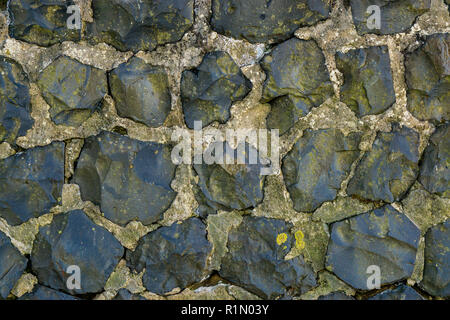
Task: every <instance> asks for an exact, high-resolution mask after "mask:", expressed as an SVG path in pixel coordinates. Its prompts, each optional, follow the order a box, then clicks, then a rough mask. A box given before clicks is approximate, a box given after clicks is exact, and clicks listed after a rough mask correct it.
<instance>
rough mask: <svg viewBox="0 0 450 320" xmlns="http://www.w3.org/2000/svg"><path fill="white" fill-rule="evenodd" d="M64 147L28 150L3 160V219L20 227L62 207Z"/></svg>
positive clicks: (0, 213)
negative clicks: (58, 206)
mask: <svg viewBox="0 0 450 320" xmlns="http://www.w3.org/2000/svg"><path fill="white" fill-rule="evenodd" d="M63 185H64V143H63V142H54V143H52V144H51V145H48V146H45V147H37V148H33V149H28V150H26V151H24V152H21V153H17V154H15V155H13V156H11V157H9V158H6V159H4V160H0V203H1V204H2V205H1V208H0V217H1V218H4V219H5V220H6V221H7V222H8V224H9V225H12V226H16V225H20V224H22V223H24V222H27V221H28V220H29V219H31V218H37V217H39V216H41V215H43V214H46V213H48V212H49V210H50V209H51V208H53V207H54V206H56V205H59V204H61V197H62V188H63Z"/></svg>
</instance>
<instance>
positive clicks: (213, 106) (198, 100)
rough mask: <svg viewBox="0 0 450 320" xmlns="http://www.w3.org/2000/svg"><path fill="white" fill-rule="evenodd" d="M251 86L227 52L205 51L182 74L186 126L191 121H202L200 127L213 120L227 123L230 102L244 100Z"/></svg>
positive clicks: (191, 123)
mask: <svg viewBox="0 0 450 320" xmlns="http://www.w3.org/2000/svg"><path fill="white" fill-rule="evenodd" d="M252 87H253V86H252V83H251V82H250V80H249V79H247V78H246V77H245V76H244V74H243V73H242V71H241V69H240V68H239V66H238V65H237V64H236V63H235V62H234V60H233V59H232V58H231V57H230V55H229V54H228V53H226V52H223V51H215V52H210V53H207V54H206V55H205V56H204V58H203V61H202V63H201V64H200V65H199V66H198V67H197V68H195V69H192V70H186V71H184V72H183V74H182V77H181V102H182V104H183V112H184V119H185V121H186V124H187V126H188V127H189V128H191V129H193V128H194V121H202V125H203V127H206V126H208V125H209V124H210V123H212V122H213V121H219V122H220V123H225V122H227V121H228V119H229V118H230V108H231V105H232V104H233V103H234V102H236V101H240V100H242V99H244V98H245V97H246V96H247V94H248V93H249V92H250V91H251V89H252Z"/></svg>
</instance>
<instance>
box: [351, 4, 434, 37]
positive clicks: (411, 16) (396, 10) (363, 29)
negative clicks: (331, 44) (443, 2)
mask: <svg viewBox="0 0 450 320" xmlns="http://www.w3.org/2000/svg"><path fill="white" fill-rule="evenodd" d="M430 3H431V0H350V6H351V9H352V14H353V22H354V23H355V26H356V30H357V31H358V33H359V34H366V33H375V34H394V33H399V32H404V31H407V30H408V29H409V28H411V27H412V25H413V24H414V22H415V21H416V18H417V17H418V16H420V15H421V14H423V13H425V12H427V11H428V10H429V9H430ZM371 5H376V6H378V7H379V8H380V14H381V21H380V22H381V23H380V29H376V28H374V29H370V28H369V27H368V24H367V20H368V18H369V17H371V16H372V15H373V12H370V13H368V12H367V10H368V8H369V6H371ZM369 25H370V24H369Z"/></svg>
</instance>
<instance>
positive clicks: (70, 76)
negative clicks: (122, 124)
mask: <svg viewBox="0 0 450 320" xmlns="http://www.w3.org/2000/svg"><path fill="white" fill-rule="evenodd" d="M37 84H38V86H39V88H40V89H41V92H42V96H43V97H44V99H45V101H46V102H47V103H48V104H49V105H50V111H49V112H50V116H51V118H52V120H53V121H54V122H55V123H56V124H64V125H69V126H78V125H80V124H81V123H83V122H84V121H85V120H87V119H88V118H89V117H90V116H91V115H92V113H94V111H95V110H96V109H98V108H99V107H100V106H101V103H102V101H103V97H104V96H105V94H106V93H107V92H108V83H107V80H106V74H105V72H103V71H102V70H100V69H97V68H94V67H91V66H88V65H85V64H82V63H80V62H78V61H76V60H73V59H71V58H69V57H66V56H61V57H59V58H58V59H56V60H55V61H53V62H52V63H51V64H50V65H49V66H48V67H47V68H45V69H44V70H43V71H42V73H41V74H40V75H39V79H38V82H37Z"/></svg>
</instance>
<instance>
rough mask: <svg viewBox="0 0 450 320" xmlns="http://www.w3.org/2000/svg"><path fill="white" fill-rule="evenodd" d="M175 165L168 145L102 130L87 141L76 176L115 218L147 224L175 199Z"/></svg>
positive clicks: (90, 197) (87, 194) (88, 194)
mask: <svg viewBox="0 0 450 320" xmlns="http://www.w3.org/2000/svg"><path fill="white" fill-rule="evenodd" d="M175 168H176V166H175V165H174V164H173V163H172V160H171V151H170V149H169V147H168V146H167V145H164V144H160V143H156V142H141V141H138V140H134V139H130V138H128V137H125V136H122V135H119V134H116V133H111V132H102V133H100V134H99V135H98V136H92V137H89V138H87V139H86V140H85V144H84V146H83V149H82V151H81V154H80V158H79V160H78V163H77V166H76V168H75V173H74V177H73V179H72V181H73V183H76V184H78V185H79V186H80V191H81V197H82V199H83V200H85V201H92V202H93V203H94V204H96V205H99V206H100V209H101V211H102V212H103V213H104V215H105V217H106V218H107V219H109V220H111V221H112V222H114V223H117V224H119V225H121V226H125V225H126V224H127V223H128V222H130V221H134V220H138V221H141V222H142V223H143V224H146V225H148V224H152V223H154V222H156V221H158V220H160V219H161V218H162V216H163V213H164V212H165V211H166V210H167V209H168V208H169V206H170V205H171V204H172V202H173V200H174V199H175V196H176V192H175V191H173V190H172V188H171V186H170V185H171V182H172V180H173V179H174V177H175Z"/></svg>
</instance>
